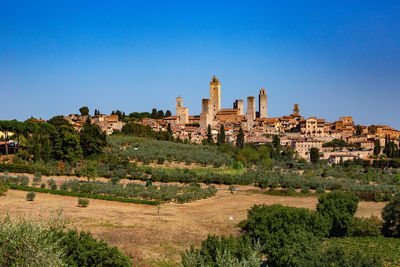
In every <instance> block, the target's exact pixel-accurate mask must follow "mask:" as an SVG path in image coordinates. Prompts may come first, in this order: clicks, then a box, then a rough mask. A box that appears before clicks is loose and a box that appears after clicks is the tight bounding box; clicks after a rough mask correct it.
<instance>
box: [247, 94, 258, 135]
mask: <svg viewBox="0 0 400 267" xmlns="http://www.w3.org/2000/svg"><path fill="white" fill-rule="evenodd" d="M255 119H256V98H255V97H254V96H248V97H247V113H246V121H247V124H246V126H247V127H246V128H247V130H248V131H249V130H250V129H251V128H253V126H254V120H255Z"/></svg>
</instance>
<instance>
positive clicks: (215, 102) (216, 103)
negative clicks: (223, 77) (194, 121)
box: [210, 75, 221, 119]
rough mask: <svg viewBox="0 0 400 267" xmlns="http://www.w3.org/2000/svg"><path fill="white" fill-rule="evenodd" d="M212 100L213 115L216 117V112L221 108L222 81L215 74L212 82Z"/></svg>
mask: <svg viewBox="0 0 400 267" xmlns="http://www.w3.org/2000/svg"><path fill="white" fill-rule="evenodd" d="M210 101H211V115H212V118H213V119H214V116H215V114H217V112H218V111H219V110H220V109H221V83H220V82H219V80H218V79H217V78H215V75H214V77H213V78H212V80H211V82H210Z"/></svg>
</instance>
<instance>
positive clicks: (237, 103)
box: [233, 99, 244, 115]
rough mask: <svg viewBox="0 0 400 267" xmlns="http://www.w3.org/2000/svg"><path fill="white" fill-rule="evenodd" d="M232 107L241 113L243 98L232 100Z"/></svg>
mask: <svg viewBox="0 0 400 267" xmlns="http://www.w3.org/2000/svg"><path fill="white" fill-rule="evenodd" d="M233 108H234V109H238V110H239V115H243V109H244V106H243V99H236V100H235V102H233Z"/></svg>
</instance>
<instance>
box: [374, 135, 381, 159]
mask: <svg viewBox="0 0 400 267" xmlns="http://www.w3.org/2000/svg"><path fill="white" fill-rule="evenodd" d="M374 143H375V146H374V155H376V156H379V154H380V153H381V143H380V142H379V139H376V140H375V142H374Z"/></svg>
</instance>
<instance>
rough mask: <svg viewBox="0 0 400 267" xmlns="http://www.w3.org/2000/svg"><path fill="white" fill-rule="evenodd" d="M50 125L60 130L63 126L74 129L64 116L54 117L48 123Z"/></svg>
mask: <svg viewBox="0 0 400 267" xmlns="http://www.w3.org/2000/svg"><path fill="white" fill-rule="evenodd" d="M47 122H48V123H50V124H52V125H54V127H56V128H59V127H61V126H62V125H64V126H68V127H70V128H73V126H72V124H71V123H69V121H67V119H65V118H64V116H54V117H53V118H51V119H50V120H48V121H47Z"/></svg>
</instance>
